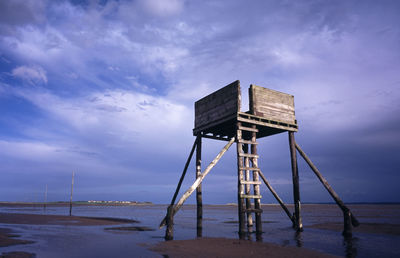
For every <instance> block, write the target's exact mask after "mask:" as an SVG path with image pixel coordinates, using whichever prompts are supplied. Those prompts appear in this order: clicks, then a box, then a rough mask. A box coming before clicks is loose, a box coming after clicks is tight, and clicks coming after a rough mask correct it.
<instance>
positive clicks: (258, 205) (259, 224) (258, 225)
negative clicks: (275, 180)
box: [251, 125, 262, 240]
mask: <svg viewBox="0 0 400 258" xmlns="http://www.w3.org/2000/svg"><path fill="white" fill-rule="evenodd" d="M252 127H253V128H254V129H256V126H255V125H253V126H252ZM251 141H252V142H253V143H255V142H256V141H257V135H256V132H252V136H251ZM251 154H253V155H257V145H256V144H252V145H251ZM252 163H253V167H255V168H258V161H257V158H256V157H255V158H252ZM253 181H256V182H258V181H260V179H259V175H258V171H257V170H253ZM254 195H260V185H254ZM254 208H255V209H256V210H261V200H260V199H254ZM255 217H256V238H257V240H261V239H262V237H261V236H262V221H261V213H259V212H256V214H255Z"/></svg>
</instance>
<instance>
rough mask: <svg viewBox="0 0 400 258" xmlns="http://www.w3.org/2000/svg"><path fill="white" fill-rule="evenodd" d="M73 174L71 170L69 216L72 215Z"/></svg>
mask: <svg viewBox="0 0 400 258" xmlns="http://www.w3.org/2000/svg"><path fill="white" fill-rule="evenodd" d="M74 175H75V173H74V172H72V182H71V198H70V199H69V216H72V194H73V192H74Z"/></svg>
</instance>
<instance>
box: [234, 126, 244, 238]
mask: <svg viewBox="0 0 400 258" xmlns="http://www.w3.org/2000/svg"><path fill="white" fill-rule="evenodd" d="M240 125H241V123H237V130H236V150H237V166H238V217H239V238H240V239H244V238H245V236H246V224H245V221H246V217H245V213H244V211H245V204H244V200H243V198H241V195H243V194H244V186H243V185H242V184H241V181H244V176H243V171H242V170H241V168H242V167H243V158H242V157H240V156H239V154H240V153H242V151H243V148H242V143H240V142H239V141H240V140H241V139H242V130H240V129H239V127H240Z"/></svg>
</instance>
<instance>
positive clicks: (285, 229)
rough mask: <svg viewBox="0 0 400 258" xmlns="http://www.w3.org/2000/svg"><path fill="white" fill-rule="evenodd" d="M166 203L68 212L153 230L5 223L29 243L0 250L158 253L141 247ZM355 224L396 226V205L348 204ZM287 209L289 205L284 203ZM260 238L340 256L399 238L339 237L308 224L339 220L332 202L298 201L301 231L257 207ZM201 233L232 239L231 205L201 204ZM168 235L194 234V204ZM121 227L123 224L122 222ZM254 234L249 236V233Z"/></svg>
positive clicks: (398, 247) (369, 253)
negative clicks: (121, 220) (126, 222)
mask: <svg viewBox="0 0 400 258" xmlns="http://www.w3.org/2000/svg"><path fill="white" fill-rule="evenodd" d="M166 208H167V206H166V205H136V206H75V207H74V208H73V215H76V216H91V217H115V218H128V219H134V220H138V221H140V223H138V224H133V225H135V226H145V227H149V228H152V229H154V231H141V232H120V231H110V230H105V229H104V228H107V227H115V226H53V225H11V224H0V227H2V228H11V229H13V230H14V231H16V232H17V233H18V234H20V235H21V239H26V240H33V241H35V243H33V244H28V245H16V246H10V247H4V248H0V253H1V252H11V251H17V250H18V251H26V252H33V253H36V254H37V257H61V258H62V257H162V256H161V255H159V254H157V253H154V252H151V251H149V250H148V249H147V247H149V246H151V245H153V244H155V243H157V242H159V241H164V240H163V237H164V234H165V228H164V229H158V225H159V223H160V221H161V220H162V219H163V217H164V216H165V214H166ZM350 208H351V210H352V212H353V214H354V215H355V216H356V217H357V218H358V220H359V221H360V223H363V222H364V223H390V224H400V205H364V204H363V205H350ZM289 209H290V210H293V207H291V206H289ZM263 211H264V212H263V214H262V220H263V232H264V233H263V235H262V237H263V241H264V242H272V243H277V244H280V245H289V246H298V247H305V248H310V249H314V250H319V251H322V252H324V253H329V254H334V255H338V256H342V257H400V236H395V235H383V234H367V233H359V232H355V233H354V234H353V237H352V238H350V239H345V238H344V237H343V236H342V235H341V232H337V231H330V230H322V229H316V228H312V227H309V226H310V225H313V224H319V223H326V222H340V223H341V222H342V221H343V217H342V213H341V211H340V209H339V208H338V207H337V206H335V205H327V204H305V205H302V219H303V225H304V232H302V233H296V232H295V231H294V230H293V229H292V227H291V221H290V220H289V218H288V217H287V216H286V214H285V213H284V212H283V210H282V209H281V208H280V206H278V205H263ZM0 212H9V213H34V214H57V215H68V213H69V207H52V206H50V207H47V208H46V210H45V211H44V209H43V208H40V207H38V208H35V207H0ZM203 217H204V219H203V237H225V238H238V223H237V219H238V218H237V207H236V206H227V205H205V206H204V212H203ZM174 223H175V225H174V239H176V240H179V239H193V238H196V207H195V206H194V205H184V206H183V207H182V209H181V210H180V211H179V212H178V213H177V215H176V216H175V218H174ZM123 226H129V224H124V225H123ZM254 238H255V236H254Z"/></svg>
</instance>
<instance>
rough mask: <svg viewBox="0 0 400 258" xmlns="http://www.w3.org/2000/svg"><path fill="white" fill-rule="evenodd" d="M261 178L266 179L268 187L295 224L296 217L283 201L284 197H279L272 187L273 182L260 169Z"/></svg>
mask: <svg viewBox="0 0 400 258" xmlns="http://www.w3.org/2000/svg"><path fill="white" fill-rule="evenodd" d="M258 173H259V175H260V177H261V179H262V180H263V181H264V183H265V185H266V186H267V187H268V189H269V190H270V191H271V193H272V195H273V196H274V197H275V199H276V200H277V201H278V202H279V204H280V205H281V207H282V209H283V210H284V211H285V213H286V215H287V216H288V217H289V219H290V220H291V221H292V223H293V225H294V224H295V219H294V217H293V215H292V214H291V213H290V211H289V209H288V208H287V207H286V205H285V204H284V203H283V201H282V199H281V198H280V197H279V195H278V194H277V193H276V191H275V189H274V188H272V186H271V184H270V183H269V182H268V181H267V179H266V178H265V176H264V174H263V173H262V172H261V170H260V171H258Z"/></svg>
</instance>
